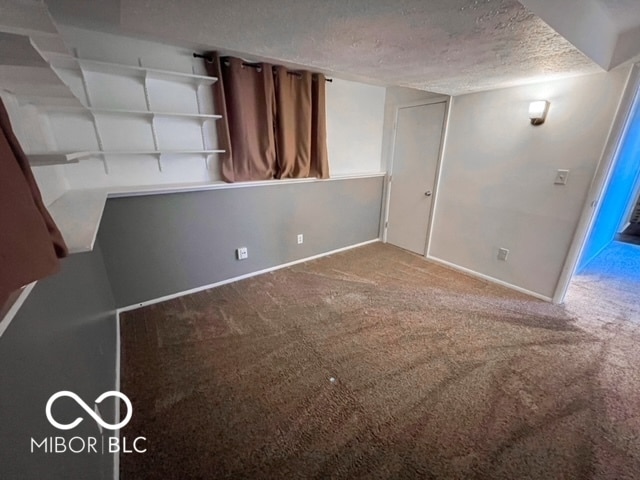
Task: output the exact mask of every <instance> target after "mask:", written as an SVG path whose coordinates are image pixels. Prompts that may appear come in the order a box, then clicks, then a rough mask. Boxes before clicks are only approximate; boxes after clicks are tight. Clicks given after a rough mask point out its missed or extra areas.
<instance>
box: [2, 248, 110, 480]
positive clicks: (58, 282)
mask: <svg viewBox="0 0 640 480" xmlns="http://www.w3.org/2000/svg"><path fill="white" fill-rule="evenodd" d="M114 309H115V302H114V299H113V294H112V293H111V288H110V285H109V282H108V280H107V274H106V270H105V267H104V263H103V261H102V255H101V251H100V247H99V246H98V245H96V248H95V250H94V251H93V252H91V253H83V254H76V255H73V256H71V257H69V258H67V259H65V260H64V261H63V264H62V270H61V271H60V273H58V274H57V275H54V276H52V277H49V278H46V279H44V280H42V281H40V282H38V283H37V285H36V286H35V288H34V289H33V291H32V292H31V295H29V297H28V298H27V300H26V302H25V303H24V305H23V306H22V308H21V309H20V311H19V312H18V314H17V315H16V317H15V318H14V319H13V321H12V323H11V324H10V325H9V327H8V328H7V330H6V331H5V333H4V335H3V336H2V337H0V385H1V387H0V415H1V418H2V421H1V422H0V478H2V479H3V480H9V479H19V480H28V479H34V480H35V479H37V480H44V479H47V480H49V479H61V480H62V479H63V480H68V479H71V478H78V479H79V478H87V479H92V480H93V479H107V478H113V457H112V456H111V455H102V454H90V455H87V454H84V455H83V454H68V453H67V454H55V453H54V454H45V453H43V452H40V451H36V452H35V453H30V439H31V437H33V438H35V439H36V440H38V441H40V440H41V439H42V438H44V437H48V436H64V437H65V438H67V439H69V438H71V437H73V436H80V437H84V438H86V437H87V436H97V437H99V436H100V433H99V431H98V427H97V425H96V423H95V422H94V421H92V420H91V419H90V418H88V416H87V415H86V414H84V415H83V413H84V412H82V410H81V409H80V407H79V406H77V405H76V404H75V403H74V402H73V401H72V400H69V399H66V398H62V399H60V400H58V401H56V403H55V404H54V410H53V413H54V415H55V418H56V419H57V420H58V421H60V422H65V423H66V422H70V421H72V420H73V419H75V418H77V417H78V416H83V418H85V417H86V419H85V420H84V421H83V422H82V423H80V425H79V426H78V427H76V428H75V429H73V430H70V431H68V432H63V431H60V430H57V429H55V428H54V427H53V426H51V425H50V424H49V422H48V421H47V418H46V416H45V406H46V403H47V400H48V399H49V397H50V396H51V395H52V394H53V393H56V392H58V391H60V390H70V391H72V392H75V393H77V394H78V395H79V396H80V397H81V398H82V399H83V400H84V401H85V402H87V404H89V405H92V404H93V401H94V400H95V399H96V398H97V397H98V396H99V395H100V394H102V393H103V392H105V391H108V390H113V388H114V381H115V365H116V358H115V354H116V320H115V311H114ZM100 407H101V413H102V415H103V417H104V418H105V419H109V421H110V422H112V421H113V418H114V408H113V402H109V403H107V400H105V402H103V404H101V406H100ZM71 432H72V433H71ZM76 446H77V444H76Z"/></svg>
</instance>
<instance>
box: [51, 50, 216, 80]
mask: <svg viewBox="0 0 640 480" xmlns="http://www.w3.org/2000/svg"><path fill="white" fill-rule="evenodd" d="M45 57H46V59H47V61H48V62H49V63H50V64H51V66H52V67H54V68H66V69H71V70H78V69H82V70H84V71H87V72H98V73H109V74H112V75H123V76H128V77H139V78H155V79H159V80H170V81H173V82H186V83H194V84H197V85H211V84H214V83H215V82H217V81H218V79H217V78H216V77H211V76H209V75H198V74H196V73H184V72H176V71H173V70H161V69H158V68H149V67H143V66H139V65H126V64H124V63H111V62H103V61H99V60H86V59H83V58H76V57H74V56H72V55H64V54H62V55H60V54H57V53H53V52H48V53H47V54H45Z"/></svg>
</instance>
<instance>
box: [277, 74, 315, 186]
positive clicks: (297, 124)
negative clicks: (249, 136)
mask: <svg viewBox="0 0 640 480" xmlns="http://www.w3.org/2000/svg"><path fill="white" fill-rule="evenodd" d="M274 76H275V79H276V112H277V115H276V152H277V160H278V173H277V175H276V177H277V178H306V177H308V176H309V170H310V167H311V123H312V122H311V116H312V108H311V107H312V103H311V73H310V72H290V71H289V70H287V69H286V68H284V67H275V69H274Z"/></svg>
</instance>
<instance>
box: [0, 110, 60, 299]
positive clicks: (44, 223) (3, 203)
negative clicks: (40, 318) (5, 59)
mask: <svg viewBox="0 0 640 480" xmlns="http://www.w3.org/2000/svg"><path fill="white" fill-rule="evenodd" d="M67 254H68V250H67V246H66V245H65V243H64V240H63V239H62V235H61V234H60V231H59V230H58V228H57V227H56V225H55V223H54V221H53V219H52V218H51V216H50V215H49V212H48V211H47V209H46V207H45V206H44V203H43V201H42V196H41V195H40V190H39V189H38V185H37V183H36V181H35V179H34V177H33V173H32V172H31V167H30V166H29V161H28V159H27V157H26V155H25V154H24V152H23V151H22V147H20V144H19V143H18V139H17V138H16V136H15V135H14V133H13V129H12V128H11V122H10V120H9V115H8V114H7V110H6V109H5V106H4V103H3V102H2V99H0V306H2V304H3V303H4V302H5V301H6V300H7V298H8V297H9V294H10V293H11V292H12V291H14V290H17V289H18V288H20V287H22V286H24V285H26V284H28V283H31V282H33V281H34V280H38V279H40V278H43V277H46V276H48V275H51V274H52V273H55V272H56V271H57V270H58V268H59V261H58V258H61V257H65V256H66V255H67Z"/></svg>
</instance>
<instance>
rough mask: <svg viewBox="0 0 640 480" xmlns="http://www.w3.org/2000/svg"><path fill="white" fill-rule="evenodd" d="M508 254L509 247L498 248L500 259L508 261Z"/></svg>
mask: <svg viewBox="0 0 640 480" xmlns="http://www.w3.org/2000/svg"><path fill="white" fill-rule="evenodd" d="M508 256H509V249H507V248H499V249H498V260H502V261H505V262H506V261H507V257H508Z"/></svg>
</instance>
